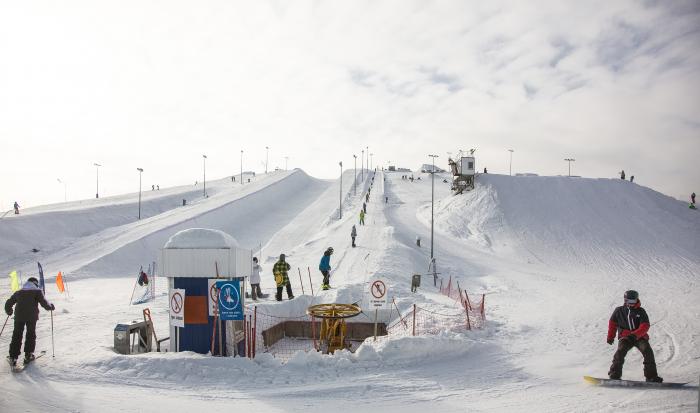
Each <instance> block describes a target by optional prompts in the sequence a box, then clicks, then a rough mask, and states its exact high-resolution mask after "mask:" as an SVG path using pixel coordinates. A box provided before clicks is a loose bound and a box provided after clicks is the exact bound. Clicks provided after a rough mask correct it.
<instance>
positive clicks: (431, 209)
mask: <svg viewBox="0 0 700 413" xmlns="http://www.w3.org/2000/svg"><path fill="white" fill-rule="evenodd" d="M428 156H429V157H431V158H433V168H432V169H431V170H430V176H431V177H432V179H431V188H430V191H431V193H430V262H433V213H434V211H435V209H434V204H435V158H437V157H438V155H428Z"/></svg>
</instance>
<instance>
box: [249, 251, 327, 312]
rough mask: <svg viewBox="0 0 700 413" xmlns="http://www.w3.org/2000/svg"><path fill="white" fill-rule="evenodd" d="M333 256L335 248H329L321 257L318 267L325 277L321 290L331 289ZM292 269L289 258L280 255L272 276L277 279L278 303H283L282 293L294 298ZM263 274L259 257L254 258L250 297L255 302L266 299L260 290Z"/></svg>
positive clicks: (276, 296) (276, 295) (273, 267)
mask: <svg viewBox="0 0 700 413" xmlns="http://www.w3.org/2000/svg"><path fill="white" fill-rule="evenodd" d="M331 255H333V247H328V248H327V249H326V251H325V252H324V253H323V256H322V257H321V263H320V264H319V265H318V269H319V271H321V274H322V275H323V281H322V283H321V288H322V289H324V290H327V289H329V288H331V286H330V271H331ZM291 268H292V266H291V265H289V263H288V262H287V256H286V255H285V254H280V256H279V259H278V260H277V262H275V264H274V265H273V266H272V274H273V275H274V277H275V285H276V286H277V293H276V294H275V299H276V300H277V301H282V292H284V290H285V289H286V290H287V298H288V299H289V300H291V299H293V298H294V293H293V292H292V284H291V283H290V282H289V270H290V269H291ZM261 272H262V267H261V266H260V263H259V262H258V258H257V257H253V271H252V273H251V275H250V291H251V292H250V295H251V298H252V299H253V300H254V301H257V300H258V298H265V297H266V295H264V294H263V293H262V290H261V289H260V273H261Z"/></svg>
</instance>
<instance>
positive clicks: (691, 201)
mask: <svg viewBox="0 0 700 413" xmlns="http://www.w3.org/2000/svg"><path fill="white" fill-rule="evenodd" d="M690 203H691V204H694V203H695V192H693V193H692V194H690ZM15 204H16V203H15Z"/></svg>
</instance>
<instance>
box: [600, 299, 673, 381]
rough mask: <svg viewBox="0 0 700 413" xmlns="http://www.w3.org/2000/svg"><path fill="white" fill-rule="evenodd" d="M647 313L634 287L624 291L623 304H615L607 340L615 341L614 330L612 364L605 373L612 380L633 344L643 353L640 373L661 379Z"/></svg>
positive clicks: (655, 379) (651, 379) (646, 376)
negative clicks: (614, 350) (651, 343)
mask: <svg viewBox="0 0 700 413" xmlns="http://www.w3.org/2000/svg"><path fill="white" fill-rule="evenodd" d="M649 327H650V324H649V316H648V315H647V312H646V311H645V310H644V309H643V308H642V303H641V301H639V293H638V292H636V291H634V290H629V291H626V292H625V304H624V305H621V306H620V307H617V308H616V309H615V311H613V313H612V316H610V321H609V322H608V339H607V342H608V344H610V345H612V344H613V343H614V342H615V333H616V332H617V336H618V342H617V351H616V352H615V356H613V361H612V365H610V371H609V372H608V377H610V378H611V379H613V380H620V378H621V377H622V366H623V364H624V363H625V356H626V355H627V352H628V351H630V350H631V349H632V347H637V350H639V351H640V352H641V353H642V356H643V357H644V377H645V378H646V381H648V382H653V383H661V382H663V381H664V379H663V378H661V377H659V375H658V373H657V371H656V360H654V350H652V348H651V345H650V344H649V335H648V334H647V331H649Z"/></svg>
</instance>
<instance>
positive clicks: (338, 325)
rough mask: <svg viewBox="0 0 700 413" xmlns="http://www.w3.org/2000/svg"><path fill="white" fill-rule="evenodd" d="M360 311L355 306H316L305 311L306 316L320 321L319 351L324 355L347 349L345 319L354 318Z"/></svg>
mask: <svg viewBox="0 0 700 413" xmlns="http://www.w3.org/2000/svg"><path fill="white" fill-rule="evenodd" d="M361 312H362V310H361V309H360V307H358V306H357V305H355V304H317V305H312V306H311V307H309V308H308V309H307V310H306V314H308V315H310V316H312V317H318V318H320V319H322V321H321V329H320V331H319V350H321V351H322V352H323V353H324V354H328V353H331V354H332V353H333V352H335V351H336V350H339V349H344V348H347V346H346V343H345V337H346V336H347V326H346V325H345V319H346V318H350V317H355V316H356V315H358V314H360V313H361Z"/></svg>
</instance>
